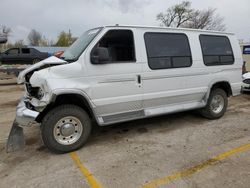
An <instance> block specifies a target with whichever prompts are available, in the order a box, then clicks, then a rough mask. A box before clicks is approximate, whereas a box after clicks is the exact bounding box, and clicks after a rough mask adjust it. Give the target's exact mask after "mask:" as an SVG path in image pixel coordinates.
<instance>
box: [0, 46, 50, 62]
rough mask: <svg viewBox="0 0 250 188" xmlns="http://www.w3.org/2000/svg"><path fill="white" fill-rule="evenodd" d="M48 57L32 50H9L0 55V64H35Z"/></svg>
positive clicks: (43, 53) (44, 53)
mask: <svg viewBox="0 0 250 188" xmlns="http://www.w3.org/2000/svg"><path fill="white" fill-rule="evenodd" d="M47 57H49V54H48V53H46V52H40V51H38V50H36V49H34V48H10V49H8V50H6V51H5V52H3V53H0V62H2V64H35V63H37V62H39V61H41V60H43V59H46V58H47Z"/></svg>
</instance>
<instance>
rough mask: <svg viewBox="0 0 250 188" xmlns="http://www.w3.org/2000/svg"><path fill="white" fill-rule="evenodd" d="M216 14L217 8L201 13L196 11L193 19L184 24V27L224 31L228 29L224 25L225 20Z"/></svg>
mask: <svg viewBox="0 0 250 188" xmlns="http://www.w3.org/2000/svg"><path fill="white" fill-rule="evenodd" d="M215 12H216V9H215V8H209V9H207V10H201V11H200V10H196V11H195V12H194V13H193V16H192V18H191V19H190V20H189V21H188V22H186V23H185V24H183V27H187V28H195V29H207V30H217V31H224V30H225V29H226V27H225V24H224V23H223V21H224V19H223V18H222V17H220V16H219V15H218V14H215Z"/></svg>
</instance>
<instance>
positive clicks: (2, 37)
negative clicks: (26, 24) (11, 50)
mask: <svg viewBox="0 0 250 188" xmlns="http://www.w3.org/2000/svg"><path fill="white" fill-rule="evenodd" d="M6 42H7V37H4V36H0V44H3V43H6Z"/></svg>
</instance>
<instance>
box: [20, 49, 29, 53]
mask: <svg viewBox="0 0 250 188" xmlns="http://www.w3.org/2000/svg"><path fill="white" fill-rule="evenodd" d="M22 53H23V54H29V53H30V49H29V48H22Z"/></svg>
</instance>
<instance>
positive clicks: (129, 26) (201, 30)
mask: <svg viewBox="0 0 250 188" xmlns="http://www.w3.org/2000/svg"><path fill="white" fill-rule="evenodd" d="M104 27H108V28H141V29H156V30H173V31H194V32H200V33H218V34H227V35H234V33H230V32H223V31H214V30H203V29H191V28H173V27H163V26H143V25H119V24H116V25H106V26H104Z"/></svg>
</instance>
